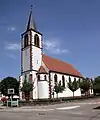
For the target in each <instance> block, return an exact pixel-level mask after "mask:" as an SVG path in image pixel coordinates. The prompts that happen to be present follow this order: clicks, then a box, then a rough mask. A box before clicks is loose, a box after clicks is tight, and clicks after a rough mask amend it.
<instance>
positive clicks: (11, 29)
mask: <svg viewBox="0 0 100 120" xmlns="http://www.w3.org/2000/svg"><path fill="white" fill-rule="evenodd" d="M15 30H16V28H15V27H8V31H15Z"/></svg>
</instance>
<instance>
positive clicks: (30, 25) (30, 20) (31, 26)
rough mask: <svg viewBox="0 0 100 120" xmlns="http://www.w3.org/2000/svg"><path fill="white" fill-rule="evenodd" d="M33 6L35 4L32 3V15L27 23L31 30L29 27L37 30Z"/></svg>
mask: <svg viewBox="0 0 100 120" xmlns="http://www.w3.org/2000/svg"><path fill="white" fill-rule="evenodd" d="M32 7H33V5H31V11H30V15H29V20H28V24H27V30H29V29H34V30H37V28H36V24H35V21H34V19H33V16H32Z"/></svg>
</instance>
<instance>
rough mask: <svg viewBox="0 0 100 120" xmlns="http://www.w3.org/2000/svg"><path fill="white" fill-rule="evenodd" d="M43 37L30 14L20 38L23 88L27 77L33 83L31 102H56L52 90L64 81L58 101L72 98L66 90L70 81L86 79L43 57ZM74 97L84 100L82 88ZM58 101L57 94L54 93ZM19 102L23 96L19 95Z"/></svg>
mask: <svg viewBox="0 0 100 120" xmlns="http://www.w3.org/2000/svg"><path fill="white" fill-rule="evenodd" d="M42 36H43V35H42V33H41V32H39V31H38V30H37V27H36V24H35V21H34V19H33V16H32V10H31V11H30V15H29V19H28V24H27V28H26V30H25V32H24V33H23V34H22V35H21V76H20V87H22V84H23V82H24V80H25V77H26V78H27V79H28V80H29V81H30V82H32V83H33V91H32V92H31V93H30V94H31V98H32V99H47V98H53V94H52V93H53V88H54V86H55V84H56V83H58V82H59V81H61V84H62V85H63V86H65V90H64V91H63V92H62V93H59V94H58V97H72V96H73V93H72V91H71V90H70V89H69V88H68V87H67V83H68V82H69V77H70V78H71V81H73V80H74V78H76V80H79V78H80V79H82V78H83V76H82V74H81V73H80V72H79V71H78V70H77V69H76V68H74V67H73V66H72V65H71V64H69V63H67V62H64V61H62V60H58V59H55V58H52V57H50V56H48V55H46V54H44V53H43V39H42ZM74 95H75V96H81V90H80V88H79V89H78V90H76V91H75V93H74ZM54 97H55V98H56V93H54ZM20 99H24V94H23V92H22V91H20Z"/></svg>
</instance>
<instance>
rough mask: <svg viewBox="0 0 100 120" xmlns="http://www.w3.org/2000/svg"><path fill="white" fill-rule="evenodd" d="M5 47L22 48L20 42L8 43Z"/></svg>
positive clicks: (7, 48) (11, 48)
mask: <svg viewBox="0 0 100 120" xmlns="http://www.w3.org/2000/svg"><path fill="white" fill-rule="evenodd" d="M4 48H5V49H6V50H20V44H18V43H6V44H5V47H4Z"/></svg>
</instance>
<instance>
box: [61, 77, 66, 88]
mask: <svg viewBox="0 0 100 120" xmlns="http://www.w3.org/2000/svg"><path fill="white" fill-rule="evenodd" d="M62 85H63V87H65V77H64V76H62Z"/></svg>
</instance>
